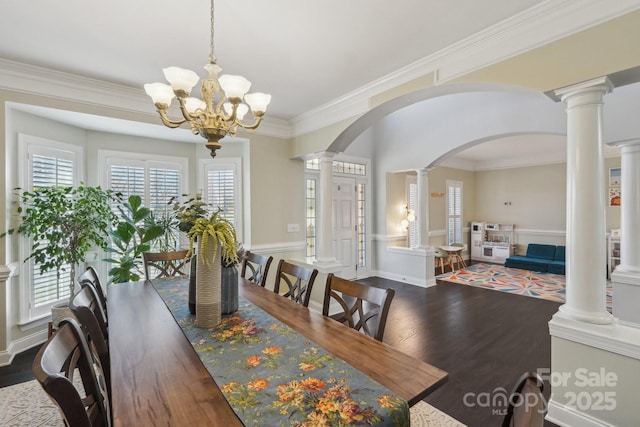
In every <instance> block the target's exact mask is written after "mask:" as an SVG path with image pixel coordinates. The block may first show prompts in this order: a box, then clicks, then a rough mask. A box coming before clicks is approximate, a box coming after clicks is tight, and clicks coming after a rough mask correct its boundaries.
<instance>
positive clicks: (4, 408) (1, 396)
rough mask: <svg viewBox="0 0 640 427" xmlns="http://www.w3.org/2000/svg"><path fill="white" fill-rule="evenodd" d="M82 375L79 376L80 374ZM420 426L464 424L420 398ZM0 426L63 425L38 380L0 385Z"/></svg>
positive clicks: (416, 414) (415, 415) (414, 414)
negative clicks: (0, 386) (6, 385)
mask: <svg viewBox="0 0 640 427" xmlns="http://www.w3.org/2000/svg"><path fill="white" fill-rule="evenodd" d="M78 377H79V376H78ZM410 411H411V425H412V426H417V427H465V426H464V424H461V423H460V422H458V421H457V420H455V419H454V418H452V417H450V416H449V415H447V414H445V413H444V412H442V411H439V410H438V409H436V408H434V407H433V406H431V405H429V404H428V403H426V402H423V401H420V402H418V403H417V404H415V405H414V406H413V407H412V408H411V409H410ZM0 426H3V427H63V426H64V423H63V422H62V419H61V417H60V414H59V412H58V408H57V407H56V405H54V404H53V402H52V401H51V400H50V399H49V396H48V395H47V394H46V393H45V392H44V390H43V389H42V388H41V387H40V384H38V382H37V381H35V380H33V381H27V382H25V383H22V384H16V385H12V386H8V387H3V388H0Z"/></svg>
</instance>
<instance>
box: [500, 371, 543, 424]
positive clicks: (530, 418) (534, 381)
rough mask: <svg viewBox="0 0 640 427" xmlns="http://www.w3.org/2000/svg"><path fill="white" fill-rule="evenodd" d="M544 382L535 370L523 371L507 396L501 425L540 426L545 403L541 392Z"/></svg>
mask: <svg viewBox="0 0 640 427" xmlns="http://www.w3.org/2000/svg"><path fill="white" fill-rule="evenodd" d="M543 390H544V382H543V381H542V377H540V375H538V374H537V373H535V372H525V373H524V374H522V376H521V377H520V378H519V379H518V381H517V382H516V385H515V388H514V389H513V392H512V393H511V395H510V397H509V406H508V407H507V413H506V415H505V417H504V419H503V421H502V427H542V426H543V425H544V416H545V414H546V412H547V403H546V400H545V398H544V395H543V394H542V391H543Z"/></svg>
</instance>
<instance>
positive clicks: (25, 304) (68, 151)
mask: <svg viewBox="0 0 640 427" xmlns="http://www.w3.org/2000/svg"><path fill="white" fill-rule="evenodd" d="M33 154H41V155H45V156H47V155H48V156H52V155H55V156H57V157H64V158H67V159H69V160H71V161H73V185H74V186H77V185H79V184H80V182H81V181H82V180H83V177H84V167H83V165H84V161H83V160H84V150H83V148H82V147H81V146H79V145H73V144H68V143H64V142H60V141H54V140H51V139H46V138H40V137H37V136H33V135H27V134H18V158H19V159H20V161H19V162H18V177H19V178H18V179H19V187H20V188H21V189H23V190H27V189H28V190H32V189H33V185H32V179H31V168H32V166H31V159H32V157H31V156H32V155H33ZM30 250H31V239H30V238H27V237H24V236H22V237H21V238H20V249H19V253H20V259H23V260H24V259H26V258H27V257H28V256H29V255H30V253H31V251H30ZM33 270H34V263H33V260H29V261H28V262H21V263H20V275H21V278H20V284H21V286H20V288H19V291H18V294H19V297H18V298H19V308H18V312H19V315H18V317H19V324H20V325H21V326H23V325H27V324H28V323H30V322H34V321H36V320H39V319H42V318H45V317H48V316H49V315H51V307H52V306H53V305H55V304H57V303H59V302H61V301H62V300H57V301H51V302H50V303H47V304H43V305H41V306H40V307H35V306H34V304H32V300H33V299H32V293H33V292H32V283H33V280H32V278H33V274H34V271H33ZM65 299H66V298H65Z"/></svg>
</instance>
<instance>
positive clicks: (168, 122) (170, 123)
mask: <svg viewBox="0 0 640 427" xmlns="http://www.w3.org/2000/svg"><path fill="white" fill-rule="evenodd" d="M157 111H158V114H160V119H161V120H162V123H163V124H164V125H165V126H167V127H169V128H177V127H179V126H180V125H181V124H183V123H184V122H186V120H184V119H183V120H171V119H170V118H169V117H167V109H166V108H158V110H157Z"/></svg>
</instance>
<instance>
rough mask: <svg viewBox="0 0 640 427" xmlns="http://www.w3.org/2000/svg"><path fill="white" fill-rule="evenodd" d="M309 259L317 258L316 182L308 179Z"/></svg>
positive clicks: (307, 223) (307, 229) (307, 224)
mask: <svg viewBox="0 0 640 427" xmlns="http://www.w3.org/2000/svg"><path fill="white" fill-rule="evenodd" d="M306 204H307V206H306V227H307V228H306V231H307V233H306V234H307V257H311V258H313V257H315V256H316V180H315V179H307V191H306Z"/></svg>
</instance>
